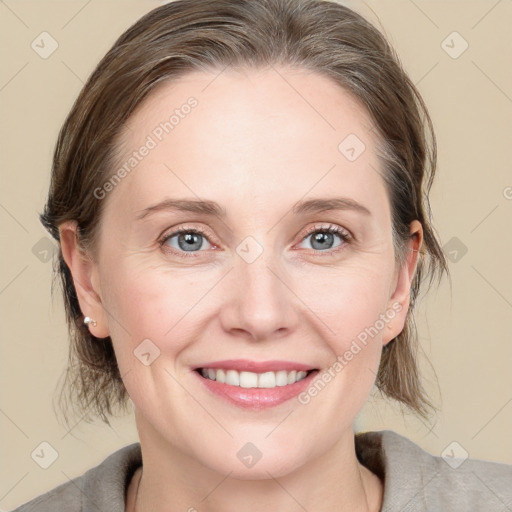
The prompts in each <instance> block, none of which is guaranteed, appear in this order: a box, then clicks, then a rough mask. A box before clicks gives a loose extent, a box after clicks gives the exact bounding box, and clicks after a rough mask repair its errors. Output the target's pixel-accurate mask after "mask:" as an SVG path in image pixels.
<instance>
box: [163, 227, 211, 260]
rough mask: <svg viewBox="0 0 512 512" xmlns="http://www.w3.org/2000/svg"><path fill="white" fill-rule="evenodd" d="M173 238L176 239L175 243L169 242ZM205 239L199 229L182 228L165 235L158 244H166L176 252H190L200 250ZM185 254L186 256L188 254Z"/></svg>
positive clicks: (204, 235)
mask: <svg viewBox="0 0 512 512" xmlns="http://www.w3.org/2000/svg"><path fill="white" fill-rule="evenodd" d="M173 239H176V240H175V243H171V242H172V241H173ZM207 240H208V239H207V237H206V234H205V233H203V232H202V231H201V230H199V229H188V228H184V229H179V230H177V231H174V232H173V233H171V234H169V235H167V236H166V237H165V238H164V239H163V240H162V241H161V242H160V245H162V246H163V245H167V246H169V247H171V248H172V249H174V250H176V251H178V252H184V253H187V252H188V253H191V252H198V251H199V252H200V250H201V249H202V248H203V246H204V242H205V241H207ZM208 243H209V242H208ZM176 244H177V246H176ZM185 256H188V254H186V255H185Z"/></svg>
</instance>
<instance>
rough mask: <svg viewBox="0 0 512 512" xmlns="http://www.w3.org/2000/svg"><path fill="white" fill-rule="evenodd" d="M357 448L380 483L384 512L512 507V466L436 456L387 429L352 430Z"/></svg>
mask: <svg viewBox="0 0 512 512" xmlns="http://www.w3.org/2000/svg"><path fill="white" fill-rule="evenodd" d="M356 449H357V453H358V457H359V459H360V461H361V463H363V464H364V465H366V466H367V467H369V469H371V470H372V471H374V472H375V473H376V474H377V475H379V476H380V477H381V478H382V479H383V481H384V501H383V506H382V512H394V511H400V512H406V511H411V512H412V511H414V512H420V511H425V512H426V511H431V510H464V511H468V512H471V511H480V510H495V511H501V510H503V511H505V510H510V509H511V508H512V465H508V464H501V463H497V462H490V461H484V460H478V459H471V458H466V459H457V458H455V457H453V452H452V451H449V452H447V453H446V454H445V455H444V457H442V456H435V455H432V454H430V453H428V452H426V451H425V450H423V449H422V448H421V447H420V446H418V445H417V444H415V443H413V442H412V441H410V440H409V439H407V438H406V437H403V436H401V435H399V434H397V433H396V432H392V431H390V430H384V431H379V432H365V433H359V434H356Z"/></svg>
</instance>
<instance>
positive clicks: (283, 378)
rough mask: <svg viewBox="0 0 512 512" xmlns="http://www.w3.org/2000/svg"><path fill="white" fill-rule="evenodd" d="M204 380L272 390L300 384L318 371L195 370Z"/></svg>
mask: <svg viewBox="0 0 512 512" xmlns="http://www.w3.org/2000/svg"><path fill="white" fill-rule="evenodd" d="M195 371H196V372H197V373H199V374H200V375H201V376H202V377H203V378H204V379H208V380H213V381H216V382H219V383H221V384H227V385H228V386H236V387H240V388H245V389H249V388H259V389H273V388H276V387H282V386H289V385H291V384H295V383H296V382H300V381H301V380H303V379H305V378H306V377H307V376H308V375H310V374H311V373H313V372H317V371H318V370H316V369H313V370H309V371H304V370H291V371H287V370H278V371H276V372H274V371H269V372H264V373H255V372H248V371H237V370H233V369H230V370H225V369H222V368H219V369H215V368H197V369H196V370H195Z"/></svg>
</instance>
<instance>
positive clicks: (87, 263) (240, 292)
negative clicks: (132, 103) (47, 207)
mask: <svg viewBox="0 0 512 512" xmlns="http://www.w3.org/2000/svg"><path fill="white" fill-rule="evenodd" d="M191 96H193V97H194V98H196V99H197V102H198V103H197V106H196V107H194V108H193V109H192V110H191V111H190V113H189V114H188V115H186V116H184V117H183V118H180V121H179V124H177V125H176V126H175V127H174V129H173V130H172V131H170V132H169V133H168V134H165V136H164V137H163V138H162V141H160V142H159V143H158V144H157V146H156V147H155V148H153V149H151V151H150V152H149V154H148V155H147V156H145V157H144V158H143V159H142V160H141V161H140V162H139V163H138V165H137V167H136V168H135V169H134V170H132V171H131V172H130V174H129V175H128V176H126V177H125V178H124V179H123V180H122V181H121V182H120V183H119V184H117V185H116V186H115V188H114V190H112V191H111V192H109V194H108V195H107V197H105V198H104V199H102V200H103V201H106V203H105V204H104V206H105V210H104V213H103V217H102V219H101V231H100V234H99V239H98V245H97V247H96V249H97V250H96V252H95V254H94V257H93V256H90V257H88V256H87V255H84V254H82V253H81V252H80V251H79V249H78V248H77V246H76V244H75V226H74V224H73V223H72V222H69V223H66V224H63V225H62V226H61V240H62V246H63V254H64V257H65V260H66V262H67V264H68V265H69V267H70V269H71V271H72V274H73V277H74V279H75V286H76V288H77V293H78V297H79V300H80V305H81V308H82V312H83V313H84V315H88V316H90V317H92V318H94V319H95V320H96V322H97V325H96V326H94V327H93V326H91V325H90V326H89V327H90V329H91V332H93V334H95V335H96V336H98V337H104V336H111V338H112V341H113V344H114V349H115V352H116V357H117V360H118V364H119V367H120V370H121V375H122V376H123V380H124V383H125V386H126V388H127V390H128V392H129V394H130V397H131V399H132V401H133V404H134V408H135V418H136V422H137V428H138V432H139V436H140V441H141V446H142V453H143V464H144V471H143V477H142V479H141V485H140V490H139V495H138V499H137V510H146V511H147V510H153V511H156V512H160V511H163V510H166V511H168V510H188V509H189V508H191V507H195V508H196V509H197V510H201V512H203V511H205V512H207V511H218V510H223V511H239V510H244V511H249V512H250V511H253V510H254V511H256V510H264V509H265V508H269V509H270V508H271V509H273V510H280V511H295V510H299V509H301V507H304V508H305V509H307V510H316V511H320V512H321V511H333V510H340V511H341V510H352V511H353V510H356V511H357V510H378V509H379V507H380V504H381V500H382V483H381V482H380V480H379V479H378V478H377V477H376V475H374V474H373V473H371V472H370V471H369V470H367V469H366V468H364V467H363V466H361V465H360V464H359V463H358V461H357V458H356V456H355V449H354V436H353V424H354V420H355V418H356V416H357V415H358V413H359V412H360V410H361V408H362V407H363V405H364V403H365V401H366V399H367V397H368V395H369V393H370V390H371V388H372V386H373V384H374V381H375V376H376V373H377V370H378V366H379V361H380V357H381V351H382V347H383V345H384V344H386V343H387V342H389V341H390V340H391V339H393V338H394V337H395V336H397V335H398V334H399V333H400V332H401V330H402V329H403V326H404V322H405V318H406V312H407V308H408V304H409V291H410V286H411V281H412V278H413V275H414V272H415V269H416V264H417V255H418V252H416V251H417V250H418V249H419V247H420V246H421V243H422V229H421V225H420V223H419V222H417V221H415V222H413V223H412V224H411V234H414V236H412V237H411V241H410V249H411V250H410V251H409V252H408V258H407V262H406V264H404V266H403V267H402V268H397V267H396V266H395V261H394V250H393V244H392V238H391V233H392V232H391V211H390V204H389V199H388V197H387V193H386V188H385V184H384V181H383V179H382V177H381V176H380V174H379V172H378V169H379V168H380V162H379V161H378V159H377V155H376V146H375V144H376V139H375V137H376V135H375V131H372V122H371V120H370V118H369V116H368V114H367V113H366V111H365V110H364V109H363V108H362V107H361V106H360V104H359V103H358V102H357V101H356V100H355V99H354V98H353V97H352V96H351V95H350V94H349V93H347V92H346V91H345V90H343V89H341V88H340V87H339V86H338V85H336V84H335V83H334V82H332V81H330V80H329V79H328V78H326V77H322V76H320V75H318V74H315V73H311V72H308V71H305V70H297V69H296V70H292V69H289V68H280V67H276V68H271V69H258V70H255V69H251V70H249V69H245V70H233V69H226V70H225V71H223V72H220V71H213V72H211V73H209V72H206V71H204V72H194V73H189V74H187V75H185V76H184V77H182V78H181V79H179V80H177V81H174V82H172V83H169V82H167V83H164V84H162V85H160V86H159V88H158V90H156V91H154V92H153V93H152V94H151V95H150V96H149V97H148V98H146V100H145V101H144V103H143V104H142V105H139V107H138V109H137V111H136V112H135V113H134V115H133V116H132V117H131V118H130V119H129V121H128V123H127V126H126V130H125V131H124V133H123V135H122V138H121V139H120V140H119V148H120V153H119V157H120V159H119V162H120V165H122V163H123V162H124V161H126V160H127V158H129V156H130V155H131V153H132V152H133V151H134V150H136V149H137V148H139V147H140V146H141V145H142V144H144V142H145V140H146V138H147V136H148V135H150V134H152V133H153V130H154V129H155V127H156V126H158V125H159V123H160V122H162V121H165V120H166V119H168V118H169V115H170V113H172V111H173V110H174V109H175V108H180V106H181V105H183V104H184V103H186V101H187V99H188V98H189V97H191ZM349 134H356V135H357V137H358V138H359V139H360V140H362V141H363V142H364V144H365V146H366V148H365V151H364V152H363V153H362V154H361V155H360V156H359V157H358V158H357V159H356V160H354V161H349V160H348V159H347V158H346V157H345V156H344V155H343V154H342V153H341V152H340V151H339V150H338V145H339V144H340V142H341V141H342V140H343V139H344V138H345V137H346V136H347V135H349ZM333 196H343V197H347V198H351V199H353V200H356V201H358V202H359V203H361V204H363V205H364V206H366V208H368V209H369V210H370V212H371V215H364V214H362V213H359V212H357V211H354V210H333V211H325V212H319V213H318V212H317V213H309V214H301V215H294V214H293V213H292V211H291V210H292V207H293V205H294V204H295V203H296V202H297V201H300V200H304V199H312V198H327V197H333ZM169 198H173V199H176V198H186V199H198V198H200V199H208V200H213V201H217V202H218V203H219V204H220V205H221V206H223V207H224V208H225V209H226V210H227V217H226V218H225V219H220V218H219V217H217V216H211V215H210V216H208V215H206V214H204V213H190V212H180V211H172V210H162V211H159V212H157V213H153V214H150V215H147V216H146V217H145V218H144V219H142V220H137V219H136V217H137V215H140V214H141V212H142V211H143V210H144V209H145V208H148V207H150V206H152V205H154V204H156V203H159V202H160V201H162V200H164V199H169ZM331 225H332V226H338V227H340V228H341V229H342V230H346V231H348V232H349V233H350V234H351V235H352V241H348V242H345V241H343V240H342V239H340V238H339V237H338V235H333V239H332V241H331V242H329V241H327V243H326V245H325V246H321V245H313V244H314V239H313V236H314V235H308V234H307V230H308V229H310V228H318V230H319V231H322V228H324V229H325V228H326V227H329V226H331ZM179 227H186V228H199V229H203V230H205V232H206V238H204V239H203V238H200V239H199V240H200V241H201V240H203V244H202V246H200V249H196V250H195V251H194V252H186V251H184V250H183V249H180V246H179V245H178V237H177V236H176V237H174V238H173V239H172V241H171V240H170V241H167V242H166V243H165V244H163V245H160V244H159V243H158V241H159V240H160V239H161V238H163V236H164V235H167V234H171V233H173V231H175V229H176V228H179ZM246 237H253V239H254V240H255V241H257V243H258V244H259V245H260V246H261V248H262V249H263V252H262V254H261V255H260V256H259V257H258V258H256V259H255V260H254V261H253V262H251V263H248V262H247V261H246V260H244V259H243V258H242V257H240V256H239V254H238V253H237V247H239V245H240V244H241V242H242V241H244V239H245V238H246ZM329 243H330V245H329ZM250 247H253V248H254V247H256V246H255V245H250ZM318 247H320V249H318ZM322 247H326V248H325V249H323V250H322V249H321V248H322ZM340 247H341V248H342V250H339V251H337V252H336V249H339V248H340ZM251 250H254V249H251ZM183 254H185V256H183ZM187 254H189V255H190V254H191V257H186V255H187ZM393 304H395V308H393ZM397 304H399V305H400V306H401V309H400V311H399V312H396V305H397ZM390 310H393V311H394V313H395V314H394V315H393V316H394V318H393V319H392V320H391V321H389V322H388V323H387V324H386V325H385V327H384V328H383V329H381V330H380V331H379V333H378V335H376V336H374V337H373V338H371V340H370V342H369V343H368V344H367V345H366V346H364V348H363V349H362V350H361V351H360V352H359V353H358V354H357V355H355V356H354V357H353V359H352V360H351V361H350V362H349V363H348V364H347V365H346V366H345V367H344V368H343V370H342V371H340V372H339V373H338V374H337V375H336V377H335V378H334V379H333V380H332V381H331V382H330V383H329V384H328V385H327V386H326V387H325V388H324V389H323V390H322V391H321V392H320V393H318V395H317V396H316V397H314V398H312V399H311V401H310V403H308V404H307V405H304V404H301V403H299V402H298V400H297V399H292V400H289V401H287V402H285V403H283V404H281V405H279V406H277V407H274V408H270V409H265V410H259V411H258V410H244V409H240V408H238V407H236V406H234V405H231V404H230V403H228V402H226V401H224V400H223V399H221V398H219V397H217V396H215V395H212V394H211V393H209V392H208V391H207V390H205V389H204V387H203V386H202V385H201V382H200V381H199V380H198V378H197V375H195V374H194V373H193V368H196V367H197V366H202V363H206V362H208V361H215V360H220V359H237V358H244V359H252V360H255V361H266V360H275V359H282V360H288V361H295V362H300V363H305V364H309V365H312V366H313V367H315V368H319V369H325V368H328V367H330V366H331V365H332V364H333V362H334V361H335V360H336V356H337V355H339V354H343V353H344V352H345V351H346V350H347V349H348V348H349V347H350V345H351V343H352V342H353V340H354V339H355V338H356V337H357V335H358V334H359V333H360V332H361V331H363V330H364V329H365V328H366V327H369V326H372V325H374V324H375V322H376V320H377V319H378V318H379V314H383V313H386V311H390ZM145 339H150V340H151V342H152V343H154V344H155V345H156V346H157V347H158V349H159V350H160V356H159V357H158V358H157V359H155V360H154V362H153V363H152V364H151V365H149V366H145V365H144V364H142V363H141V362H140V361H139V359H137V358H136V357H135V356H134V353H133V352H134V350H135V349H136V348H137V346H138V345H139V344H140V343H141V342H142V340H145ZM247 442H251V443H253V444H254V445H255V446H256V447H257V448H258V449H259V451H260V452H261V453H262V458H261V459H260V460H259V461H258V462H257V463H256V464H255V465H254V466H253V467H251V468H248V467H246V466H245V465H244V464H242V463H241V462H240V460H239V459H238V457H237V452H238V450H240V448H241V447H242V446H244V445H245V444H246V443H247ZM138 476H139V475H138V474H137V475H135V477H134V479H133V480H132V484H131V486H130V489H129V503H128V507H127V509H128V510H130V509H131V505H132V501H133V495H134V486H135V484H136V483H137V480H138ZM206 496H207V497H206ZM205 497H206V499H204V498H205ZM298 504H300V506H299V505H298Z"/></svg>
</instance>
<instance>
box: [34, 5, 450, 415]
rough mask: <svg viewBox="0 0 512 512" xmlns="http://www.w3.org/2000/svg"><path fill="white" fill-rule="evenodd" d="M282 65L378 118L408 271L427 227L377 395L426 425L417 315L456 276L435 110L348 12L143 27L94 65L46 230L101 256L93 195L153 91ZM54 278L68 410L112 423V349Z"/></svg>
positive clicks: (267, 9)
mask: <svg viewBox="0 0 512 512" xmlns="http://www.w3.org/2000/svg"><path fill="white" fill-rule="evenodd" d="M274 64H285V65H288V66H292V67H296V68H301V69H308V70H312V71H314V72H317V73H319V74H322V75H324V76H327V77H330V78H331V79H333V80H335V81H336V83H338V84H339V85H340V86H341V87H343V88H345V90H348V91H349V92H351V93H352V94H353V96H354V97H355V98H357V99H358V100H359V102H361V103H362V104H363V105H364V106H365V108H366V109H367V111H368V112H369V114H370V115H371V118H372V120H373V122H374V123H375V127H376V130H377V132H378V134H379V136H380V137H379V139H380V147H379V157H380V158H381V162H382V165H383V171H382V176H383V178H384V180H385V183H386V187H387V190H388V194H389V198H390V203H391V208H392V224H393V242H394V245H395V254H396V261H397V263H402V262H403V261H405V257H406V254H407V253H406V250H405V249H406V248H407V243H408V242H409V240H410V234H409V225H410V223H411V221H413V220H414V219H417V220H419V221H420V222H421V224H422V226H423V233H424V244H423V246H422V248H421V255H420V258H419V263H418V267H417V271H416V275H415V277H414V280H413V283H412V287H411V295H410V307H409V311H408V313H407V320H406V325H405V328H404V329H403V331H402V332H401V333H400V335H399V336H397V337H396V338H395V339H394V340H392V341H391V342H390V343H389V344H388V345H387V346H386V347H385V348H384V350H383V355H382V359H381V364H380V368H379V372H378V375H377V379H376V385H377V387H378V389H379V390H380V391H381V392H382V393H384V394H386V395H387V396H389V397H391V398H393V399H396V400H398V401H399V402H401V403H402V404H405V405H406V406H408V407H409V408H411V409H412V410H414V411H415V412H416V413H418V414H419V415H420V416H423V417H427V416H428V412H429V410H431V409H432V408H433V406H432V404H431V402H430V401H429V399H428V397H427V395H426V393H425V391H424V389H423V386H422V383H421V380H420V376H419V372H418V367H417V366H418V365H417V361H416V354H417V333H416V328H415V325H414V319H413V317H412V310H413V308H414V305H415V299H416V298H417V296H418V293H419V291H420V285H421V284H422V282H423V279H424V277H425V276H424V274H425V272H426V273H427V275H428V276H430V282H429V286H430V285H431V284H432V281H433V279H434V275H435V274H436V273H439V280H440V279H441V277H442V274H443V271H444V272H446V273H447V274H448V267H447V263H446V260H445V257H444V254H443V251H442V249H441V247H440V245H439V243H438V241H437V238H436V234H435V230H434V228H433V227H432V225H431V223H430V218H431V212H430V205H429V202H428V193H429V191H430V187H431V185H432V180H433V178H434V173H435V167H436V140H435V135H434V130H433V126H432V122H431V119H430V117H429V114H428V111H427V108H426V106H425V104H424V102H423V100H422V98H421V96H420V94H419V92H418V91H417V89H416V88H415V86H414V84H413V83H412V82H411V80H410V78H409V77H408V76H407V74H406V73H405V72H404V70H403V68H402V66H401V64H400V61H399V58H398V56H397V55H396V53H395V52H394V50H393V49H392V48H391V47H390V45H389V44H388V42H387V41H386V38H385V37H384V36H383V35H382V34H381V32H380V31H379V30H377V29H376V28H375V27H374V26H373V25H372V24H370V23H369V22H368V21H366V20H365V19H364V18H363V17H362V16H361V15H359V14H357V13H355V12H354V11H352V10H351V9H349V8H347V7H345V6H342V5H339V4H337V3H334V2H328V1H324V0H177V1H174V2H171V3H168V4H166V5H163V6H161V7H158V8H156V9H154V10H152V11H151V12H149V13H148V14H146V15H145V16H143V17H142V18H141V19H140V20H138V21H137V22H136V23H135V24H134V25H133V26H131V27H130V28H129V29H127V30H126V31H125V32H124V34H122V35H121V36H120V37H119V38H118V39H117V41H116V42H115V43H114V45H113V47H112V48H111V50H110V51H109V52H108V53H107V54H106V55H105V56H104V58H103V59H102V60H101V62H100V63H99V64H98V66H97V67H96V69H95V70H94V72H93V73H92V75H91V76H90V78H89V79H88V81H87V83H86V84H85V86H84V87H83V89H82V91H81V92H80V95H79V96H78V98H77V100H76V101H75V103H74V105H73V107H72V109H71V111H70V113H69V115H68V117H67V119H66V120H65V122H64V125H63V126H62V129H61V131H60V133H59V137H58V141H57V144H56V148H55V152H54V158H53V169H52V179H51V185H50V191H49V196H48V201H47V204H46V206H45V209H44V212H43V213H42V214H41V221H42V223H43V224H44V226H45V227H46V228H47V229H48V230H49V231H50V232H51V234H52V235H53V237H54V238H55V239H56V240H59V232H58V227H59V225H60V224H61V223H63V222H65V221H68V220H74V221H76V222H77V225H78V235H79V236H78V238H79V242H80V243H81V245H82V247H84V248H85V249H89V250H91V251H92V252H94V251H93V249H94V241H95V236H96V233H97V228H98V225H99V221H100V218H101V212H102V206H103V204H104V201H101V200H98V199H97V198H96V197H95V195H94V191H95V190H97V188H98V187H101V185H102V184H103V183H104V182H105V179H106V177H109V176H111V175H112V173H113V169H114V165H115V160H116V150H117V146H116V140H117V136H118V135H119V134H120V133H121V130H122V129H123V125H124V123H125V122H126V121H127V119H128V118H129V116H130V115H131V114H132V113H133V111H134V109H135V108H136V107H137V106H138V105H140V103H141V101H142V100H143V99H144V98H145V97H147V95H148V94H149V93H150V92H151V91H153V90H154V88H155V86H156V85H157V84H159V83H162V81H164V80H167V81H168V80H172V79H176V78H178V77H180V76H182V75H183V74H185V73H187V72H189V71H192V70H201V69H203V70H205V69H208V70H211V69H212V68H215V69H218V70H221V69H223V68H224V67H226V66H228V65H231V66H253V67H265V66H269V65H274ZM426 257H428V260H425V258H426ZM55 271H56V275H60V277H61V280H62V284H63V293H64V300H65V308H66V316H67V321H68V325H69V330H70V337H71V347H70V353H69V366H68V370H67V372H66V376H65V383H64V386H63V387H62V393H61V400H62V402H63V401H64V400H65V399H68V400H70V404H71V405H72V406H73V407H74V408H76V409H78V411H79V412H80V413H81V414H84V413H85V414H84V418H85V419H87V420H89V419H90V418H91V417H92V418H93V417H94V416H99V417H101V419H102V420H103V421H105V422H106V423H109V421H108V418H107V414H113V411H114V409H115V408H116V407H118V406H119V407H123V406H126V404H127V398H128V395H127V392H126V389H125V388H124V385H123V382H122V379H121V375H120V373H119V368H118V366H117V362H116V358H115V354H114V351H113V348H112V343H111V340H110V338H105V339H98V338H95V337H94V336H92V335H91V334H90V332H89V330H88V329H87V328H86V327H85V326H84V324H83V315H82V312H81V311H80V306H79V303H78V300H77V296H76V292H75V288H74V285H73V280H72V276H71V274H70V271H69V268H68V267H67V265H66V263H65V262H64V260H63V257H62V252H59V255H58V261H57V266H56V269H55ZM68 405H69V404H68ZM61 406H62V403H61ZM62 410H64V407H62Z"/></svg>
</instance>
